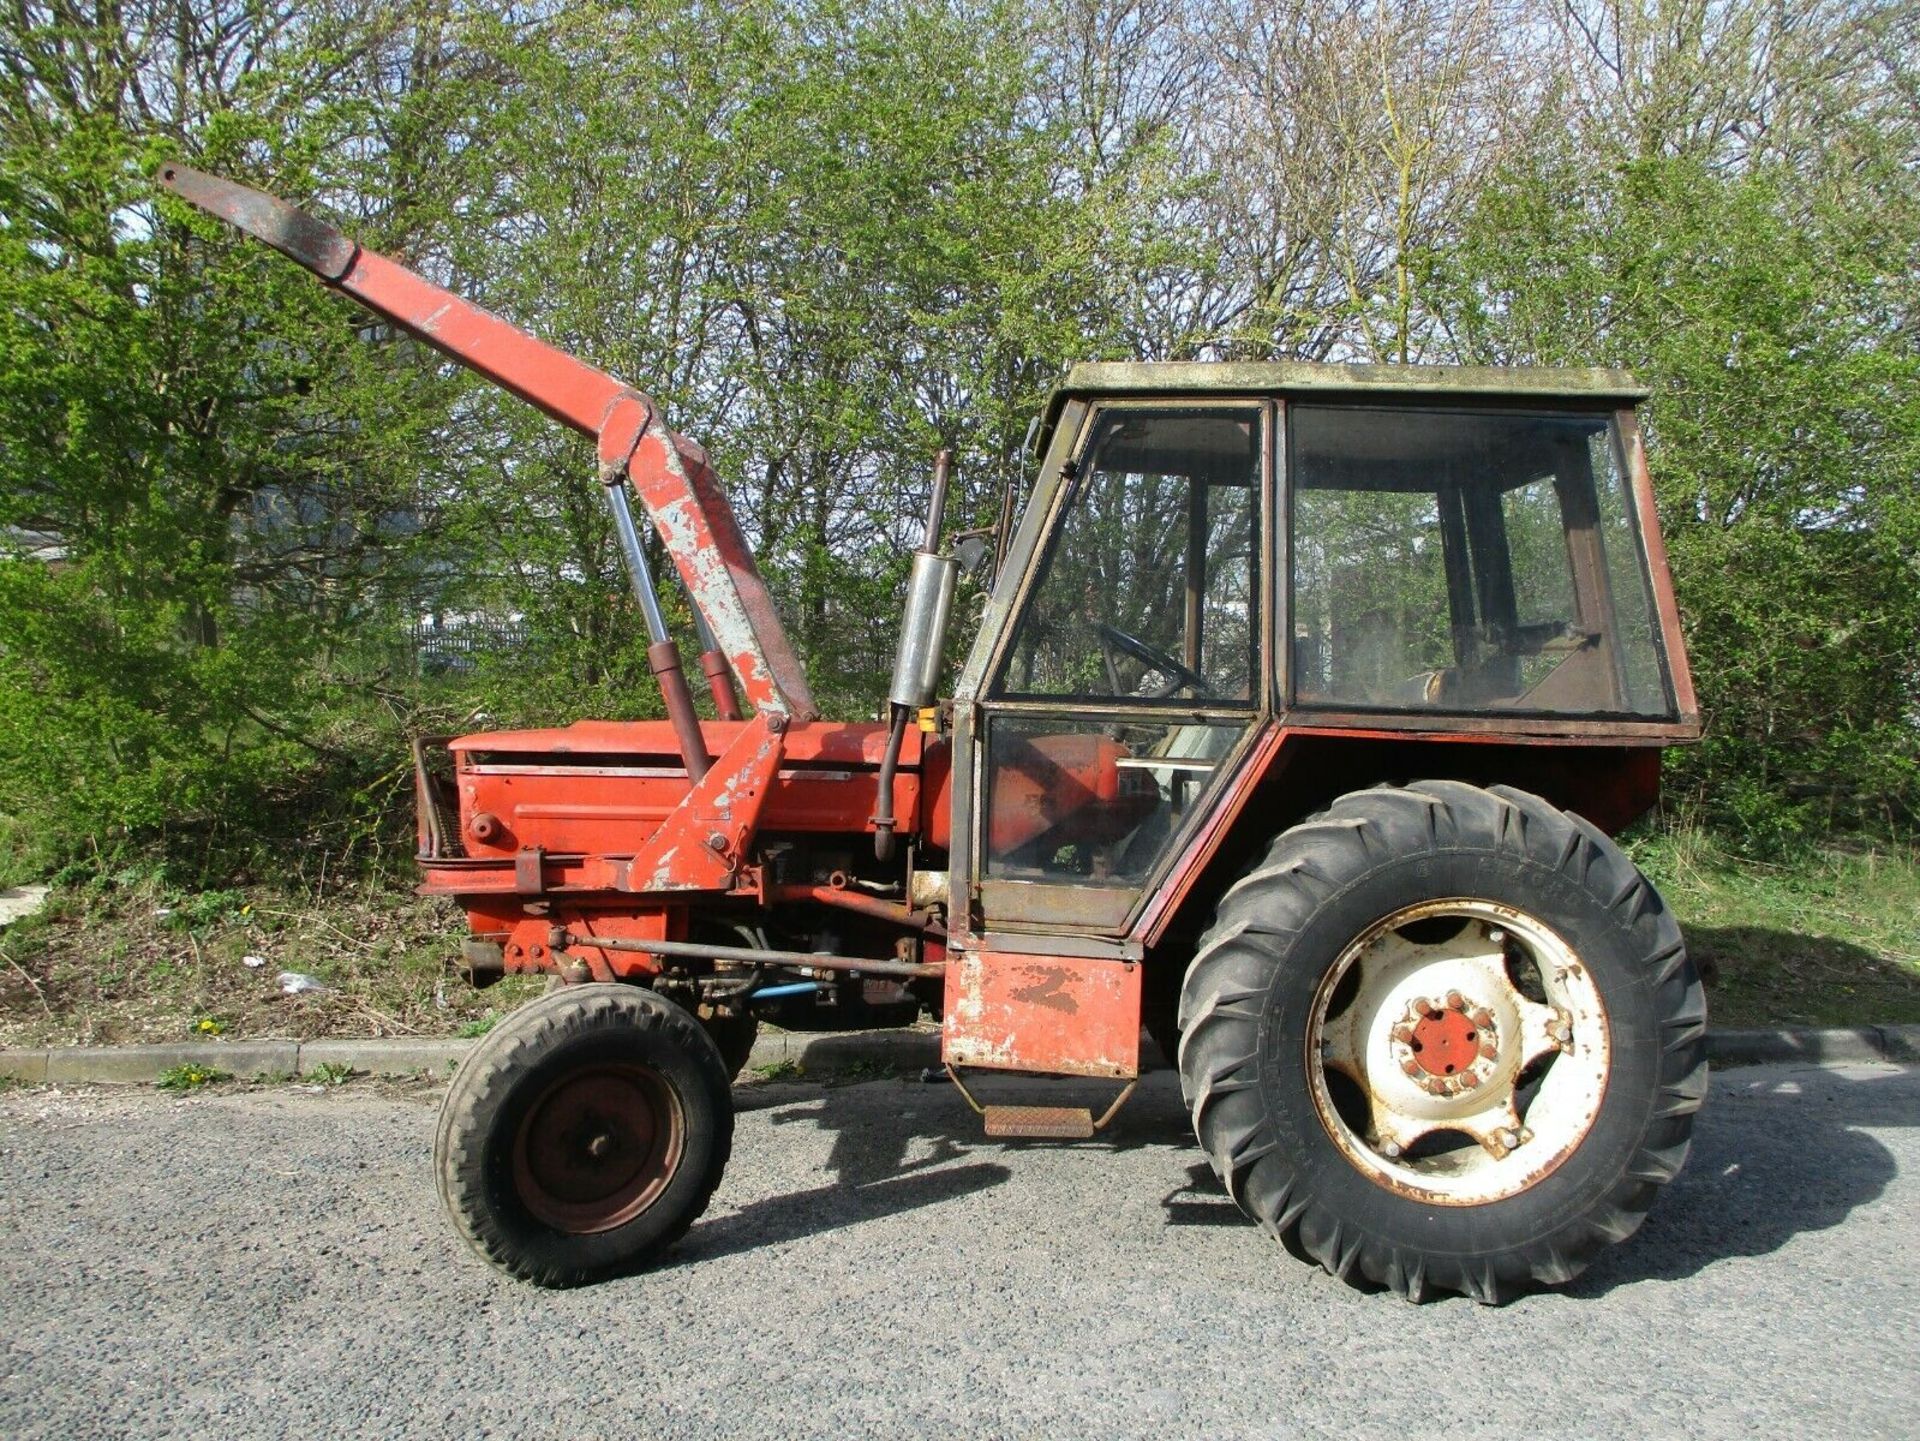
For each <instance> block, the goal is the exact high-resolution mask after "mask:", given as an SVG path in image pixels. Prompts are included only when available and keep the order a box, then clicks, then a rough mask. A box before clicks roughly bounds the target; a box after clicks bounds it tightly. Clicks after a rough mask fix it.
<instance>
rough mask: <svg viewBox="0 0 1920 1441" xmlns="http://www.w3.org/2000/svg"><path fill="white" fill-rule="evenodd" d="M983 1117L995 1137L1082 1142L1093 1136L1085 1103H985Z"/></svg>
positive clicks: (1090, 1114) (992, 1137) (990, 1132)
mask: <svg viewBox="0 0 1920 1441" xmlns="http://www.w3.org/2000/svg"><path fill="white" fill-rule="evenodd" d="M986 1118H987V1135H988V1137H989V1138H991V1139H994V1140H1007V1139H1012V1138H1014V1137H1019V1136H1026V1137H1029V1138H1032V1139H1036V1140H1048V1141H1084V1140H1086V1139H1088V1138H1089V1137H1090V1136H1092V1135H1093V1112H1092V1111H1090V1110H1088V1109H1087V1108H1086V1107H1085V1106H988V1107H987V1108H986Z"/></svg>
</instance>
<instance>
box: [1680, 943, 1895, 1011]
mask: <svg viewBox="0 0 1920 1441" xmlns="http://www.w3.org/2000/svg"><path fill="white" fill-rule="evenodd" d="M1687 953H1688V954H1689V955H1690V956H1691V957H1692V958H1693V963H1694V964H1695V965H1696V966H1697V967H1699V969H1700V976H1701V979H1702V980H1704V981H1705V982H1706V984H1707V1013H1708V1014H1709V1015H1710V1016H1713V1017H1714V1020H1715V1023H1716V1024H1718V1025H1733V1026H1745V1025H1819V1026H1829V1025H1849V1024H1853V1023H1854V1018H1857V1017H1859V1016H1861V1015H1870V1016H1873V1017H1875V1018H1877V1019H1879V1020H1882V1021H1896V1022H1897V1021H1920V972H1917V971H1915V970H1914V969H1913V968H1912V967H1910V966H1906V965H1902V964H1900V963H1899V962H1897V961H1892V960H1889V959H1887V958H1886V957H1885V956H1881V955H1877V954H1875V953H1874V952H1873V951H1870V950H1868V949H1866V948H1865V947H1864V946H1858V945H1855V944H1853V943H1852V942H1851V941H1843V940H1839V939H1836V938H1835V937H1832V936H1809V935H1802V934H1798V933H1796V932H1791V931H1782V930H1776V929H1772V928H1769V927H1765V926H1689V927H1687ZM1728 1017H1734V1018H1735V1019H1731V1020H1729V1019H1728ZM1756 1018H1765V1019H1756Z"/></svg>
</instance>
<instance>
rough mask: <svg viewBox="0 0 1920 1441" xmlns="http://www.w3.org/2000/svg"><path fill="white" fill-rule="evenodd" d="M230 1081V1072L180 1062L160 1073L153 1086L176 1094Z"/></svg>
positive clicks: (215, 1067)
mask: <svg viewBox="0 0 1920 1441" xmlns="http://www.w3.org/2000/svg"><path fill="white" fill-rule="evenodd" d="M232 1079H233V1072H232V1071H223V1070H221V1069H220V1068H219V1067H218V1066H208V1065H203V1064H201V1063H200V1062H198V1061H182V1062H181V1063H180V1064H179V1065H177V1066H169V1067H167V1069H166V1070H164V1071H162V1072H161V1073H160V1076H159V1079H158V1080H156V1081H155V1082H154V1085H155V1086H157V1087H159V1088H160V1089H161V1090H163V1091H174V1092H176V1093H177V1092H184V1091H197V1090H199V1089H200V1088H201V1087H203V1086H214V1085H218V1084H219V1083H220V1082H222V1081H231V1080H232Z"/></svg>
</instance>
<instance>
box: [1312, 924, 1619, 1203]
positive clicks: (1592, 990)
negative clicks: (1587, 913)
mask: <svg viewBox="0 0 1920 1441" xmlns="http://www.w3.org/2000/svg"><path fill="white" fill-rule="evenodd" d="M1452 922H1457V923H1458V924H1457V927H1456V928H1455V929H1453V930H1452V931H1451V933H1447V932H1448V923H1452ZM1409 927H1412V928H1414V934H1413V935H1412V936H1409V935H1408V934H1407V929H1408V928H1409ZM1528 992H1532V994H1531V995H1530V994H1528ZM1330 1008H1331V1010H1330ZM1610 1056H1611V1038H1610V1035H1609V1031H1608V1024H1607V1012H1606V1007H1605V1005H1604V1004H1603V1003H1602V1001H1601V999H1600V992H1599V989H1598V988H1597V987H1596V986H1595V985H1594V983H1593V978H1592V977H1591V976H1590V975H1589V974H1588V972H1587V968H1586V966H1585V965H1584V964H1582V962H1581V961H1580V958H1579V956H1578V955H1577V954H1576V953H1575V952H1574V950H1573V948H1572V947H1570V946H1569V945H1568V944H1567V943H1566V942H1565V941H1564V940H1562V939H1561V938H1560V937H1559V936H1558V935H1556V934H1555V933H1554V932H1553V931H1551V930H1550V929H1548V928H1547V927H1546V926H1545V925H1543V924H1542V923H1541V922H1540V921H1538V920H1536V919H1535V918H1534V917H1532V916H1529V915H1528V914H1526V912H1524V911H1519V910H1515V909H1513V908H1512V907H1510V906H1502V905H1498V904H1495V903H1494V902H1492V901H1483V900H1470V899H1464V898H1456V899H1449V900H1436V901H1426V902H1423V903H1421V904H1420V905H1417V906H1409V907H1407V908H1406V909H1404V910H1400V911H1395V912H1394V913H1393V914H1392V915H1390V916H1388V917H1386V918H1385V919H1384V920H1381V921H1378V922H1376V923H1375V924H1374V925H1372V926H1370V927H1368V928H1367V930H1366V931H1364V932H1362V933H1361V935H1360V936H1359V937H1358V938H1357V939H1356V940H1355V941H1354V942H1353V943H1352V944H1351V945H1350V946H1348V947H1347V949H1346V950H1345V951H1343V952H1342V953H1341V955H1340V957H1339V959H1338V960H1337V961H1335V963H1334V964H1333V965H1332V966H1331V967H1329V968H1328V971H1327V973H1326V975H1325V976H1324V977H1323V978H1322V979H1321V982H1320V986H1319V989H1318V990H1317V991H1316V992H1315V993H1314V999H1313V1023H1312V1025H1311V1026H1310V1027H1309V1029H1308V1033H1307V1054H1306V1063H1307V1074H1308V1076H1309V1077H1310V1079H1311V1089H1312V1092H1313V1102H1314V1107H1315V1109H1316V1110H1317V1111H1318V1112H1319V1115H1320V1120H1321V1123H1322V1124H1323V1125H1324V1126H1325V1127H1326V1129H1327V1133H1328V1135H1330V1136H1331V1137H1332V1138H1333V1141H1334V1144H1335V1145H1337V1146H1338V1147H1339V1148H1340V1151H1341V1153H1342V1154H1343V1155H1345V1156H1346V1158H1347V1160H1348V1161H1350V1162H1352V1164H1353V1165H1354V1166H1355V1167H1357V1168H1358V1169H1359V1170H1360V1171H1361V1172H1362V1173H1363V1174H1364V1175H1365V1176H1367V1178H1368V1179H1369V1180H1372V1181H1374V1182H1375V1183H1377V1184H1378V1185H1381V1186H1384V1187H1386V1188H1387V1189H1388V1190H1390V1191H1394V1192H1397V1193H1399V1194H1401V1195H1403V1196H1407V1197H1409V1198H1411V1199H1414V1200H1418V1201H1423V1202H1427V1203H1429V1204H1433V1205H1441V1206H1480V1205H1485V1204H1487V1203H1489V1202H1492V1201H1498V1200H1502V1199H1504V1198H1505V1197H1508V1196H1513V1195H1517V1194H1518V1193H1520V1192H1521V1191H1524V1190H1526V1189H1527V1188H1528V1187H1530V1186H1533V1185H1535V1184H1536V1183H1538V1182H1539V1181H1540V1180H1541V1179H1542V1178H1543V1177H1545V1176H1546V1175H1548V1174H1549V1173H1550V1172H1551V1171H1553V1170H1554V1168H1555V1167H1557V1166H1558V1165H1559V1164H1560V1163H1561V1162H1562V1161H1564V1160H1566V1158H1567V1157H1568V1156H1570V1155H1572V1154H1573V1152H1574V1151H1576V1150H1577V1149H1579V1146H1580V1143H1581V1141H1582V1140H1584V1139H1585V1138H1586V1135H1587V1132H1588V1131H1589V1130H1591V1129H1592V1127H1593V1122H1594V1118H1595V1117H1596V1116H1598V1115H1599V1113H1600V1103H1601V1100H1602V1099H1603V1097H1604V1096H1605V1094H1606V1088H1607V1073H1608V1069H1609V1062H1610Z"/></svg>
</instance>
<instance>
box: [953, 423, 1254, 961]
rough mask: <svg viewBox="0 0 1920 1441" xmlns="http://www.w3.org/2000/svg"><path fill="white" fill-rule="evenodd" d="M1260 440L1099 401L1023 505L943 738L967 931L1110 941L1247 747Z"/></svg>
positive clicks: (1250, 433)
mask: <svg viewBox="0 0 1920 1441" xmlns="http://www.w3.org/2000/svg"><path fill="white" fill-rule="evenodd" d="M1270 431H1271V408H1270V407H1269V406H1268V405H1267V404H1266V403H1264V402H1260V401H1248V400H1232V401H1219V402H1212V401H1209V402H1200V401H1194V402H1185V401H1183V402H1180V403H1177V404H1166V403H1157V404H1122V403H1113V404H1106V405H1096V406H1093V407H1091V408H1090V409H1089V410H1088V411H1087V412H1086V414H1085V415H1084V418H1083V419H1082V421H1081V423H1080V426H1079V429H1078V433H1077V435H1076V437H1075V438H1074V439H1073V441H1072V443H1071V445H1070V449H1069V453H1068V454H1067V456H1066V457H1065V459H1064V461H1061V462H1058V476H1057V485H1056V486H1055V488H1054V490H1053V493H1052V494H1051V495H1050V496H1045V497H1043V496H1042V494H1040V493H1036V496H1035V502H1034V503H1035V504H1036V505H1039V504H1042V503H1044V504H1045V505H1046V508H1047V510H1046V515H1045V518H1044V520H1042V521H1040V522H1039V523H1038V525H1037V527H1036V529H1035V531H1034V533H1033V534H1032V535H1031V536H1030V537H1029V546H1028V548H1027V550H1026V552H1025V555H1026V573H1025V575H1024V577H1023V578H1022V580H1021V583H1020V585H1019V587H1018V591H1017V593H1016V594H1015V595H1013V596H1012V597H1010V611H1011V615H1012V621H1011V624H1009V625H1008V626H1007V627H1006V628H1005V632H1004V634H1003V635H1002V636H1001V637H1000V638H999V640H998V643H997V645H995V646H994V648H993V650H992V652H991V656H990V659H989V660H988V662H987V665H986V667H985V669H984V672H983V674H982V676H981V679H982V684H981V686H980V690H979V703H978V705H977V707H972V708H969V709H970V711H971V714H970V717H969V719H970V721H971V724H969V725H968V726H967V727H966V729H967V731H968V732H969V734H968V735H967V736H966V737H965V739H964V740H962V742H961V743H962V744H965V745H967V746H968V747H969V750H970V752H971V753H970V755H969V757H968V760H969V761H970V762H971V764H970V765H969V766H968V769H969V770H970V771H971V772H972V785H971V787H970V789H971V792H972V794H971V797H970V799H971V802H972V805H971V811H972V816H971V822H970V827H969V830H970V834H969V841H970V845H969V846H968V850H969V852H970V856H969V859H968V861H967V867H968V870H967V875H968V880H969V883H970V884H969V889H970V891H971V892H972V894H973V896H974V897H976V898H977V907H978V917H979V920H980V921H981V923H982V925H983V928H984V929H985V930H989V931H996V932H1006V931H1013V932H1036V931H1037V932H1045V931H1049V930H1053V931H1068V932H1073V933H1077V934H1080V935H1085V936H1098V935H1108V936H1112V935H1118V934H1121V933H1124V932H1125V931H1126V929H1127V927H1128V925H1129V923H1130V921H1131V920H1132V918H1133V917H1134V916H1135V915H1136V913H1137V912H1138V910H1139V908H1140V907H1141V905H1142V903H1143V901H1144V899H1145V898H1146V897H1147V896H1149V895H1150V894H1151V893H1152V891H1153V889H1154V887H1155V886H1156V885H1157V884H1158V883H1159V881H1160V879H1161V878H1162V876H1163V875H1164V873H1165V871H1166V868H1167V866H1168V864H1169V862H1170V860H1171V858H1172V857H1173V856H1174V854H1175V853H1176V852H1177V850H1178V848H1179V846H1180V843H1181V841H1182V839H1183V838H1184V837H1185V836H1186V835H1187V834H1189V833H1190V832H1191V830H1192V829H1193V828H1194V827H1195V826H1197V825H1198V824H1199V823H1200V822H1201V820H1202V819H1203V817H1204V814H1205V812H1206V811H1207V810H1208V809H1209V807H1210V805H1211V803H1212V801H1213V799H1214V797H1215V796H1216V795H1217V793H1218V791H1219V788H1220V782H1221V780H1222V779H1223V778H1224V777H1225V776H1226V775H1227V774H1228V773H1229V771H1230V770H1231V768H1232V766H1233V763H1234V761H1235V759H1236V758H1237V756H1238V754H1239V752H1240V750H1241V748H1242V747H1243V745H1244V744H1245V742H1246V741H1247V739H1248V737H1249V736H1250V735H1251V734H1252V732H1253V730H1254V728H1255V725H1256V722H1257V721H1258V719H1259V717H1260V715H1261V714H1262V712H1263V710H1264V708H1265V703H1266V694H1267V689H1268V688H1267V686H1266V685H1265V684H1264V677H1266V676H1267V675H1270V674H1271V670H1270V668H1269V666H1268V664H1267V656H1268V645H1269V642H1268V629H1269V627H1268V625H1267V624H1266V621H1265V617H1266V615H1267V614H1268V608H1267V606H1266V603H1265V600H1264V597H1265V595H1266V594H1267V592H1268V590H1269V586H1268V582H1267V569H1268V567H1267V563H1266V557H1267V556H1268V555H1269V554H1270V553H1271V550H1270V547H1269V545H1268V536H1269V534H1270V531H1269V523H1270V522H1269V517H1268V505H1267V497H1268V496H1270V495H1271V493H1272V485H1271V483H1270V476H1271V465H1272V462H1271V458H1270V451H1271V447H1270V445H1269V435H1270ZM1018 558H1019V557H1018V553H1017V552H1016V556H1015V559H1018ZM998 598H999V597H996V599H998ZM956 879H958V877H956Z"/></svg>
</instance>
